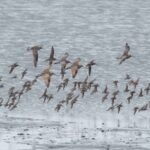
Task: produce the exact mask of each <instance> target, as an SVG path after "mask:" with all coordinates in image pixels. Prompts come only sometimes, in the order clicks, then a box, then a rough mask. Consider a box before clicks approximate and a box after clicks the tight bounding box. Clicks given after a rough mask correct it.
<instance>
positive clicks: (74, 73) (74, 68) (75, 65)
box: [71, 58, 82, 78]
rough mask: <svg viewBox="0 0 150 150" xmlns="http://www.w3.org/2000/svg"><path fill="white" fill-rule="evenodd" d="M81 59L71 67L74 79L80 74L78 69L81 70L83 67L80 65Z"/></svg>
mask: <svg viewBox="0 0 150 150" xmlns="http://www.w3.org/2000/svg"><path fill="white" fill-rule="evenodd" d="M80 61H81V59H80V58H77V60H76V61H75V62H74V63H73V64H72V65H71V74H72V78H75V77H76V75H77V73H78V69H80V68H81V67H82V65H80Z"/></svg>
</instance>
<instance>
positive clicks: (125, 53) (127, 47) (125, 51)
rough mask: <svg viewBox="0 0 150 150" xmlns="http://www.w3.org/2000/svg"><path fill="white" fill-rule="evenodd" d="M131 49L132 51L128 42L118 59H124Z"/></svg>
mask: <svg viewBox="0 0 150 150" xmlns="http://www.w3.org/2000/svg"><path fill="white" fill-rule="evenodd" d="M129 51H130V46H129V45H128V43H126V44H125V50H124V52H123V54H122V55H121V56H120V57H117V59H123V58H124V57H126V56H128V54H129Z"/></svg>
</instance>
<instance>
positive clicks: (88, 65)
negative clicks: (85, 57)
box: [86, 60, 96, 76]
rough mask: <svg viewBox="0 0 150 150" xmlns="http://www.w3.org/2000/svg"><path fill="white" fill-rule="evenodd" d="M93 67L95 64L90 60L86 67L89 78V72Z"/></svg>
mask: <svg viewBox="0 0 150 150" xmlns="http://www.w3.org/2000/svg"><path fill="white" fill-rule="evenodd" d="M93 65H96V63H95V62H94V60H91V61H90V62H89V63H88V64H87V65H86V67H87V68H88V74H89V76H90V75H91V70H92V66H93Z"/></svg>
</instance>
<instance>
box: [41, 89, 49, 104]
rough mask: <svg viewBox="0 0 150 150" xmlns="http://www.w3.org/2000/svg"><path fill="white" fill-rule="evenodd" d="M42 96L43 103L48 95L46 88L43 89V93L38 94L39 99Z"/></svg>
mask: <svg viewBox="0 0 150 150" xmlns="http://www.w3.org/2000/svg"><path fill="white" fill-rule="evenodd" d="M41 98H43V99H44V101H43V103H45V101H46V99H47V98H48V95H47V88H46V89H45V90H44V93H43V94H42V95H41V96H40V98H39V99H41Z"/></svg>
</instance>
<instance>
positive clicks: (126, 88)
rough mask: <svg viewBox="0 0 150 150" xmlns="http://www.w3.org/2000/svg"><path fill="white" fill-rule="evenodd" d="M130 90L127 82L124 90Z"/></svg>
mask: <svg viewBox="0 0 150 150" xmlns="http://www.w3.org/2000/svg"><path fill="white" fill-rule="evenodd" d="M129 91H130V90H129V88H128V84H126V87H125V89H124V92H129Z"/></svg>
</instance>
